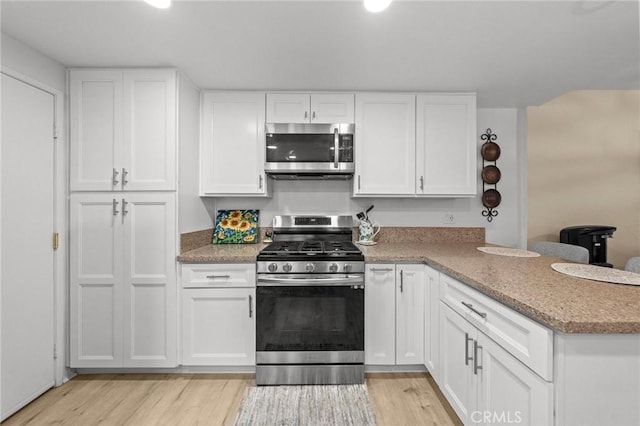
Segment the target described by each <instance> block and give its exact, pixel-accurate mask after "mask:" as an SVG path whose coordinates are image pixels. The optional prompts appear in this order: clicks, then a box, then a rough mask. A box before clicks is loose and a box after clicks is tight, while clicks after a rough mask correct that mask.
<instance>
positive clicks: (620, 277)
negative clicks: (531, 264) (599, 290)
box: [551, 263, 640, 285]
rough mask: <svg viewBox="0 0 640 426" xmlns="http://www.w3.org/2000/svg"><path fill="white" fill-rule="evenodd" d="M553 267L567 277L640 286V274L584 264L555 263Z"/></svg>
mask: <svg viewBox="0 0 640 426" xmlns="http://www.w3.org/2000/svg"><path fill="white" fill-rule="evenodd" d="M551 267H552V268H553V270H554V271H558V272H560V273H562V274H565V275H570V276H572V277H577V278H586V279H588V280H594V281H602V282H607V283H614V284H628V285H640V274H636V273H635V272H629V271H623V270H622V269H613V268H605V267H604V266H596V265H585V264H582V263H553V264H551Z"/></svg>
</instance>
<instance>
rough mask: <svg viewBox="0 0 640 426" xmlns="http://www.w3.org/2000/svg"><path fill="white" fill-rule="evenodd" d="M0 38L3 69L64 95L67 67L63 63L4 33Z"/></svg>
mask: <svg viewBox="0 0 640 426" xmlns="http://www.w3.org/2000/svg"><path fill="white" fill-rule="evenodd" d="M0 37H1V38H2V68H3V69H5V68H7V69H10V70H13V71H16V72H18V73H20V74H23V75H25V76H27V77H29V78H32V79H34V80H36V81H39V82H40V83H42V84H44V85H46V86H49V87H51V88H54V89H57V90H60V91H61V92H63V93H64V91H65V67H64V66H63V65H62V64H61V63H59V62H56V61H54V60H53V59H51V58H49V57H47V56H45V55H43V54H42V53H40V52H38V51H37V50H35V49H33V48H32V47H29V46H27V45H26V44H24V43H22V42H20V41H18V40H16V39H14V38H13V37H10V36H8V35H6V34H4V33H2V34H0Z"/></svg>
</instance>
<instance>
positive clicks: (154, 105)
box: [69, 69, 177, 191]
mask: <svg viewBox="0 0 640 426" xmlns="http://www.w3.org/2000/svg"><path fill="white" fill-rule="evenodd" d="M176 90H177V85H176V71H175V70H173V69H138V70H134V69H132V70H115V69H114V70H99V69H96V70H71V71H70V72H69V114H70V120H69V121H70V131H69V138H70V148H69V149H70V190H71V191H121V190H167V191H173V190H175V189H176V149H177V148H176V119H177V114H176V108H177V107H176Z"/></svg>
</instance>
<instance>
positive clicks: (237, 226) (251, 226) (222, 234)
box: [212, 210, 260, 244]
mask: <svg viewBox="0 0 640 426" xmlns="http://www.w3.org/2000/svg"><path fill="white" fill-rule="evenodd" d="M259 215H260V211H259V210H218V212H217V214H216V226H215V228H214V229H213V240H212V244H256V243H257V242H258V218H259Z"/></svg>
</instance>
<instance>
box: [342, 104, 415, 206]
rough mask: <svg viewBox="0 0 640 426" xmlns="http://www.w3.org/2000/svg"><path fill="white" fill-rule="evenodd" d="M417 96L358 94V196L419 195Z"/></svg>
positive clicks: (356, 141)
mask: <svg viewBox="0 0 640 426" xmlns="http://www.w3.org/2000/svg"><path fill="white" fill-rule="evenodd" d="M415 105H416V104H415V96H414V95H407V94H393V93H363V94H357V95H356V135H355V149H356V151H355V160H356V170H355V178H354V190H353V193H354V195H376V194H379V195H415V163H416V162H415V142H416V138H415V120H416V114H415Z"/></svg>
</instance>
